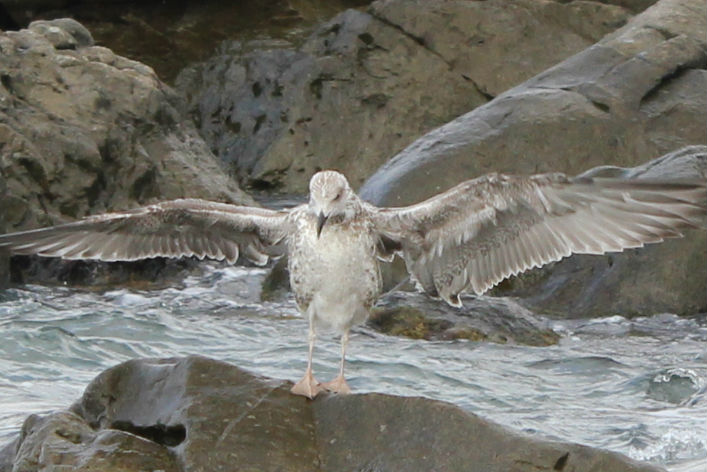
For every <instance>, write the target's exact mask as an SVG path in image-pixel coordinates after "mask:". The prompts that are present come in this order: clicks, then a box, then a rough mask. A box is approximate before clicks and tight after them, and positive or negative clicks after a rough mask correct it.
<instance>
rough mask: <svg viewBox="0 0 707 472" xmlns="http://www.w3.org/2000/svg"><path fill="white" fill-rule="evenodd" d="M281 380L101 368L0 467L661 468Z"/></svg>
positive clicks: (162, 362)
mask: <svg viewBox="0 0 707 472" xmlns="http://www.w3.org/2000/svg"><path fill="white" fill-rule="evenodd" d="M291 385H292V384H291V383H290V382H287V381H278V380H272V379H264V378H260V377H256V376H253V375H252V374H249V373H248V372H245V371H243V370H241V369H238V368H237V367H235V366H232V365H229V364H226V363H223V362H218V361H214V360H210V359H206V358H202V357H187V358H176V359H141V360H134V361H129V362H126V363H123V364H120V365H118V366H116V367H114V368H111V369H109V370H107V371H105V372H103V373H102V374H101V375H99V376H98V377H97V378H96V379H95V380H94V381H93V382H92V383H91V384H90V385H89V386H88V387H87V389H86V391H85V392H84V395H83V397H82V398H81V399H80V400H79V401H78V402H76V403H75V404H74V405H73V406H72V407H71V408H70V409H69V410H67V411H60V412H56V413H52V414H50V415H47V416H45V417H41V418H40V417H37V416H36V415H33V416H30V417H29V418H28V419H27V421H26V422H25V425H24V426H23V429H22V433H21V435H20V437H19V438H18V440H17V441H15V442H13V443H12V444H9V445H7V446H6V447H5V448H4V449H3V450H2V451H0V471H2V472H5V471H7V472H9V471H10V470H13V471H14V472H20V471H21V472H34V471H44V470H76V471H89V470H102V471H105V472H114V471H128V470H130V471H134V470H163V471H166V472H167V471H168V472H171V471H176V470H188V471H206V470H220V471H223V472H228V471H237V470H238V471H242V470H258V471H281V472H285V471H300V472H301V471H317V472H325V471H340V470H369V471H373V470H381V471H382V470H405V471H409V472H415V471H425V472H427V471H430V470H435V471H439V472H442V471H460V470H465V471H470V472H474V471H479V472H482V471H483V472H494V471H498V472H501V471H502V472H525V471H548V472H549V471H562V470H568V471H569V470H571V471H575V472H584V471H587V472H589V471H612V472H639V471H640V472H649V471H660V470H662V469H660V468H658V467H654V466H651V465H648V464H644V463H638V462H635V461H632V460H630V459H628V458H626V457H625V456H622V455H620V454H616V453H612V452H606V451H602V450H598V449H594V448H591V447H587V446H580V445H577V444H570V443H563V442H555V441H546V440H542V439H537V438H533V437H530V436H527V435H521V434H518V433H515V432H512V431H509V430H507V429H505V428H502V427H501V426H498V425H496V424H494V423H491V422H489V421H487V420H484V419H482V418H479V417H478V416H476V415H474V414H471V413H467V412H464V411H462V410H460V409H459V408H457V407H455V406H453V405H450V404H447V403H442V402H439V401H433V400H428V399H424V398H402V397H394V396H389V395H382V394H355V395H348V396H335V395H324V396H321V397H318V398H317V399H316V400H315V401H309V400H307V399H305V398H303V397H297V396H294V395H292V394H290V392H289V388H290V387H291ZM13 467H14V468H13Z"/></svg>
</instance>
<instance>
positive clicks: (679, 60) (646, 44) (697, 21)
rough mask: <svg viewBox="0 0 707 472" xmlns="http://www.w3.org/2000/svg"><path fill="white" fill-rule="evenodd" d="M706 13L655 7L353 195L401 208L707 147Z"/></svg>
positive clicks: (438, 133) (695, 6) (676, 4)
mask: <svg viewBox="0 0 707 472" xmlns="http://www.w3.org/2000/svg"><path fill="white" fill-rule="evenodd" d="M705 30H707V11H706V7H705V3H704V2H703V1H702V0H661V1H660V2H658V3H656V4H655V5H654V6H652V7H650V8H649V9H647V10H646V11H644V12H643V13H641V14H640V15H638V16H636V17H634V18H632V19H631V20H630V21H629V23H628V24H627V25H626V26H624V27H623V28H621V29H619V30H618V31H616V32H615V33H612V34H610V35H608V36H606V37H605V38H604V39H602V40H601V41H600V42H598V43H597V44H595V45H593V46H591V47H589V48H588V49H586V50H584V51H582V52H580V53H579V54H576V55H574V56H572V57H570V58H569V59H567V60H565V61H563V62H561V63H560V64H558V65H557V66H555V67H552V68H550V69H549V70H547V71H545V72H542V73H541V74H539V75H537V76H535V77H533V78H532V79H530V80H528V81H526V82H524V83H522V84H521V85H519V86H517V87H514V88H512V89H511V90H508V91H507V92H504V93H503V94H501V95H499V96H497V97H496V98H495V99H494V100H492V101H491V102H489V103H488V104H486V105H485V106H483V107H480V108H477V109H475V110H473V111H471V112H469V113H467V114H465V115H462V116H460V117H459V118H457V119H455V120H453V121H451V122H449V123H447V124H445V125H444V126H442V127H440V128H437V129H435V130H434V131H431V132H430V133H428V134H426V135H425V136H422V137H421V138H419V139H418V140H416V141H415V142H414V143H412V144H411V145H410V146H408V147H407V148H406V149H404V150H403V151H402V152H400V153H399V154H397V155H396V156H395V157H393V158H392V159H391V160H390V161H389V162H388V163H386V164H385V165H384V166H383V167H382V168H380V169H379V170H378V171H377V172H376V173H375V174H374V175H373V176H372V177H371V178H370V179H369V180H368V181H367V182H366V184H365V185H364V186H363V187H362V188H361V194H362V196H364V197H365V198H367V199H368V200H370V201H372V202H374V203H376V204H382V205H406V204H409V203H414V202H417V201H420V200H423V199H425V198H427V197H430V196H432V195H433V194H435V193H437V192H439V191H440V190H443V189H445V188H450V187H452V186H453V185H455V184H457V183H459V182H460V181H462V180H466V179H469V178H472V177H476V176H478V175H481V174H485V173H487V172H490V171H498V172H506V173H523V174H531V173H537V172H550V171H552V172H556V171H559V172H566V173H568V174H570V175H573V174H578V173H580V172H583V171H586V170H587V169H589V168H591V167H595V166H600V165H607V164H610V165H617V166H622V167H630V166H635V165H638V164H642V163H644V162H645V161H646V160H647V159H649V158H653V157H657V156H660V155H663V154H665V153H668V152H672V151H674V150H676V149H678V148H680V147H683V146H687V145H692V144H706V143H707V128H705V126H704V123H705V122H707V71H705V67H706V66H707V38H705V35H704V31H705Z"/></svg>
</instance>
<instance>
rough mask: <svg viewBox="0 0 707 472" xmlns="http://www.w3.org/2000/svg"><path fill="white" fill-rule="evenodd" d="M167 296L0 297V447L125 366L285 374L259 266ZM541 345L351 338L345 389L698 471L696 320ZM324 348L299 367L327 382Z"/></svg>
mask: <svg viewBox="0 0 707 472" xmlns="http://www.w3.org/2000/svg"><path fill="white" fill-rule="evenodd" d="M202 267H203V273H200V274H198V275H194V276H190V277H188V278H187V279H186V280H185V281H184V282H183V283H182V284H181V285H180V286H179V287H178V288H169V289H165V290H153V291H141V290H134V289H125V288H121V289H116V290H111V291H104V292H93V291H87V290H78V289H70V288H65V287H43V286H26V287H21V288H15V289H11V290H6V291H4V292H0V339H2V342H1V343H0V405H1V406H0V445H2V444H5V443H7V442H9V441H10V440H11V439H14V438H15V437H16V435H17V431H18V428H19V427H20V425H21V424H22V421H23V420H24V419H25V417H26V416H27V415H28V414H29V413H42V412H48V411H51V410H54V409H58V408H65V407H67V406H69V405H70V404H71V403H73V402H74V401H75V400H76V399H77V398H79V397H80V395H81V394H82V392H83V389H84V388H85V387H86V385H87V384H88V382H90V381H91V380H92V379H93V378H94V377H95V376H96V375H97V374H99V373H100V372H101V371H103V370H104V369H106V368H108V367H110V366H113V365H115V364H117V363H119V362H122V361H125V360H128V359H133V358H136V357H167V356H183V355H187V354H201V355H205V356H209V357H213V358H216V359H220V360H225V361H228V362H232V363H234V364H237V365H239V366H241V367H243V368H246V369H249V370H251V371H253V372H256V373H259V374H263V375H266V376H271V377H276V378H287V379H291V380H297V379H298V378H299V377H300V376H301V374H302V372H303V371H304V367H305V356H306V332H307V326H306V321H305V320H304V319H302V317H301V316H300V315H299V313H298V312H297V309H296V307H295V305H294V302H293V301H292V300H286V301H284V302H281V303H260V302H259V286H260V282H261V281H262V278H263V277H264V276H265V271H264V270H263V269H255V268H238V267H227V266H222V265H218V264H204V266H202ZM553 327H554V329H556V330H557V331H558V332H560V333H562V334H563V337H562V340H561V342H560V343H559V345H557V346H552V347H542V348H538V347H526V346H502V345H496V344H490V343H475V342H470V341H453V342H428V341H417V340H410V339H404V338H397V337H391V336H385V335H382V334H379V333H376V332H375V331H372V330H371V329H369V328H366V327H361V328H359V329H357V330H356V331H355V332H354V333H353V335H352V338H351V343H350V353H349V362H348V369H347V372H348V378H349V382H350V385H351V387H352V388H353V389H355V390H356V391H357V392H369V391H376V392H384V393H389V394H397V395H408V396H413V395H422V396H425V397H429V398H434V399H439V400H444V401H449V402H452V403H455V404H457V405H459V406H460V407H462V408H464V409H466V410H468V411H471V412H474V413H477V414H479V415H481V416H484V417H486V418H489V419H491V420H493V421H496V422H498V423H501V424H504V425H507V426H510V427H512V428H514V429H516V430H522V431H525V432H529V433H532V434H535V435H540V436H544V437H548V438H553V439H562V440H570V441H574V442H579V443H583V444H587V445H591V446H596V447H601V448H606V449H611V450H615V451H619V452H622V453H625V454H627V455H629V456H631V457H633V458H636V459H641V460H646V461H649V462H652V463H654V464H662V465H664V466H666V467H667V468H668V470H671V471H674V472H697V471H700V472H704V471H705V470H707V342H706V341H707V323H706V322H705V321H704V320H690V319H681V318H678V317H677V316H674V315H666V314H663V315H656V316H652V317H646V318H639V319H634V320H626V319H624V318H621V317H612V318H605V319H596V320H581V321H561V322H560V321H558V322H555V323H554V326H553ZM338 360H339V344H338V341H337V340H336V339H334V338H332V337H330V336H326V335H324V336H320V337H319V339H318V343H317V347H316V352H315V362H316V365H315V368H316V372H317V375H318V376H319V377H320V378H321V379H327V378H329V377H331V378H333V377H334V376H335V374H336V371H337V366H338Z"/></svg>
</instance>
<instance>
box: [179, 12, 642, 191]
mask: <svg viewBox="0 0 707 472" xmlns="http://www.w3.org/2000/svg"><path fill="white" fill-rule="evenodd" d="M630 16H631V13H630V11H629V10H627V9H625V8H622V7H619V6H615V5H607V4H602V3H594V2H570V3H563V2H535V1H525V0H524V1H521V2H506V1H490V2H467V1H451V2H425V1H403V0H392V1H380V2H374V3H373V4H372V5H371V7H370V8H369V9H368V10H367V11H365V12H363V11H357V10H348V11H346V12H344V13H342V14H340V15H338V16H336V17H335V18H333V19H331V20H330V21H329V22H327V23H325V24H324V25H322V26H321V27H320V28H319V29H318V30H316V31H315V32H314V33H313V34H312V35H311V36H310V37H309V38H308V39H307V40H306V41H305V42H304V43H303V44H302V45H301V46H299V47H298V46H297V45H295V44H292V43H290V42H287V41H282V40H277V41H276V40H272V41H238V42H232V43H224V44H223V45H222V46H221V48H220V49H219V50H218V52H217V54H215V55H214V56H213V57H212V58H211V59H209V60H207V61H205V62H204V63H203V64H199V65H197V66H194V67H191V68H188V69H187V70H185V71H183V72H182V73H181V75H180V76H179V77H178V79H177V82H176V84H177V88H178V90H180V91H181V92H182V93H183V94H184V95H185V96H186V97H187V98H188V100H189V102H190V107H191V110H192V113H193V116H194V117H195V121H196V122H197V123H198V125H199V128H200V131H201V133H202V135H203V136H204V137H205V139H206V140H207V142H208V143H209V145H210V146H211V148H212V150H213V151H214V152H215V153H216V154H218V155H219V156H220V157H221V159H222V160H223V161H224V163H225V164H226V165H227V166H228V168H229V170H230V171H231V173H232V174H233V175H236V176H237V177H238V178H239V179H240V180H241V181H242V182H246V183H247V184H249V185H254V186H258V187H264V188H272V187H275V188H277V189H278V190H281V191H285V192H305V191H306V186H307V182H308V180H309V177H310V176H311V174H313V173H314V172H316V171H317V170H319V169H322V168H336V169H339V170H341V171H343V172H344V173H345V174H346V175H347V177H348V179H349V181H350V182H351V183H352V184H353V186H354V187H358V186H359V185H360V184H361V183H362V182H363V181H364V179H365V178H366V177H368V176H369V175H370V174H371V173H372V172H374V171H375V169H376V168H378V166H380V165H381V164H383V163H384V162H386V160H387V159H388V158H389V157H390V156H391V155H393V154H394V153H395V152H397V151H399V150H401V149H402V148H403V147H404V146H406V145H407V144H409V143H410V142H411V141H412V140H413V139H415V138H416V137H417V136H419V135H420V134H423V133H425V132H427V131H429V130H431V129H434V128H436V127H438V126H441V125H443V124H444V123H446V122H448V121H449V120H451V119H453V118H455V117H457V116H459V115H460V114H462V113H466V112H468V111H469V110H471V109H474V108H476V107H478V106H480V105H483V104H485V103H487V102H488V101H489V100H490V99H492V98H493V97H494V96H496V95H498V94H499V93H501V92H503V91H504V90H506V89H507V88H509V87H511V86H514V85H516V84H518V83H520V82H522V81H523V80H526V79H528V78H530V77H531V76H533V75H534V74H537V73H539V72H541V71H542V70H544V69H546V68H547V67H550V66H551V65H554V64H556V63H557V62H559V61H561V60H562V59H564V58H566V57H568V56H570V55H572V54H574V53H576V52H578V51H581V50H582V49H584V48H586V47H588V46H590V45H591V44H593V43H594V42H595V41H597V40H599V39H600V38H601V37H603V36H604V35H605V34H607V33H609V32H611V31H613V30H614V29H616V28H617V27H618V26H620V25H622V24H624V23H625V22H626V21H627V20H628V18H629V17H630ZM548 44H552V45H553V47H548Z"/></svg>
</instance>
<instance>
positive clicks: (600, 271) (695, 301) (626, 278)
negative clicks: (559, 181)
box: [498, 146, 707, 317]
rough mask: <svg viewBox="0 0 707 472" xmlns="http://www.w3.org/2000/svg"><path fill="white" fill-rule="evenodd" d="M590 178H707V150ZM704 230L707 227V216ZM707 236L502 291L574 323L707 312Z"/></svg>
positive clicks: (573, 260)
mask: <svg viewBox="0 0 707 472" xmlns="http://www.w3.org/2000/svg"><path fill="white" fill-rule="evenodd" d="M584 175H586V176H613V177H623V178H628V179H643V178H645V179H651V178H653V179H655V178H666V177H674V178H695V177H697V178H702V179H707V146H690V147H687V148H685V149H682V150H680V151H676V152H674V153H670V154H668V155H665V156H663V157H661V158H658V159H655V160H653V161H651V162H649V163H647V164H645V165H642V166H638V167H635V168H630V169H626V168H618V167H610V166H605V167H599V168H597V169H593V170H591V171H589V172H586V173H585V174H584ZM703 227H704V228H707V215H705V221H704V222H703ZM706 248H707V231H700V230H687V231H686V232H685V237H684V238H681V239H671V240H668V241H666V242H663V243H660V244H650V245H648V246H646V247H643V248H640V249H631V250H627V251H624V252H622V253H618V254H607V255H605V256H589V255H578V256H573V257H570V258H567V259H565V260H563V261H560V262H558V263H556V264H553V265H552V267H550V268H548V269H541V270H539V271H533V272H531V273H529V274H528V275H527V276H522V277H518V278H514V279H512V280H510V281H509V282H508V283H507V284H506V285H505V286H504V287H503V289H502V290H499V291H498V293H503V294H505V295H513V296H517V297H521V300H522V304H524V305H526V306H528V307H530V308H532V309H534V310H536V311H541V312H544V313H556V314H561V315H562V316H569V317H586V316H605V315H612V314H619V315H623V316H633V315H641V314H643V315H646V314H654V313H663V312H670V313H677V314H680V315H692V314H695V313H702V312H705V311H707V292H705V287H707V249H706Z"/></svg>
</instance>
